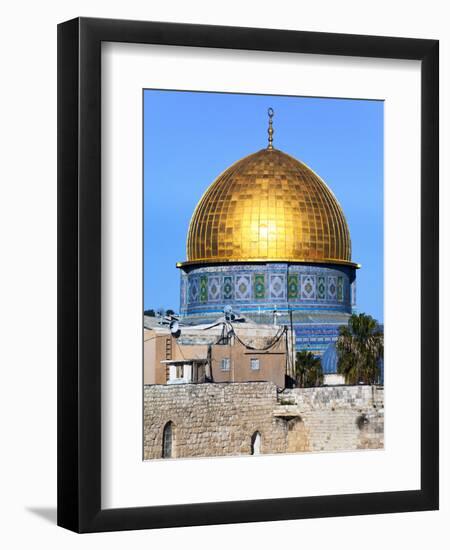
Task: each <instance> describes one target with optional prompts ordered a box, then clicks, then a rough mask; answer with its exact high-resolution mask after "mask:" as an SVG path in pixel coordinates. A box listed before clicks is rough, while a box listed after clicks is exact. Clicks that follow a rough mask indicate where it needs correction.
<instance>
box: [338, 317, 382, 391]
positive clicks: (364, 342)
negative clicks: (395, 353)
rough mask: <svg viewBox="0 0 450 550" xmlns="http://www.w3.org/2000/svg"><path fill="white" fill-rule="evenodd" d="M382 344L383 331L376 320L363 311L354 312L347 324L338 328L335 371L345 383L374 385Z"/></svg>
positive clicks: (376, 380) (378, 375)
mask: <svg viewBox="0 0 450 550" xmlns="http://www.w3.org/2000/svg"><path fill="white" fill-rule="evenodd" d="M383 347H384V337H383V332H382V331H381V330H380V327H379V325H378V323H377V321H376V320H375V319H374V318H373V317H371V316H370V315H366V314H365V313H360V314H359V315H357V314H355V313H354V314H353V315H351V317H350V319H349V320H348V325H347V326H342V327H340V329H339V338H338V340H337V342H336V351H337V356H338V369H337V370H338V373H339V374H343V375H344V376H345V381H346V383H347V384H376V383H377V382H378V381H379V379H380V367H379V365H380V360H381V359H382V358H383Z"/></svg>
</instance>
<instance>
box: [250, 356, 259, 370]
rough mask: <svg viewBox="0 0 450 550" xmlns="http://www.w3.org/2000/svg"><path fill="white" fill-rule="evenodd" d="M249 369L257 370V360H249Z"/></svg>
mask: <svg viewBox="0 0 450 550" xmlns="http://www.w3.org/2000/svg"><path fill="white" fill-rule="evenodd" d="M250 368H251V369H252V370H259V359H250Z"/></svg>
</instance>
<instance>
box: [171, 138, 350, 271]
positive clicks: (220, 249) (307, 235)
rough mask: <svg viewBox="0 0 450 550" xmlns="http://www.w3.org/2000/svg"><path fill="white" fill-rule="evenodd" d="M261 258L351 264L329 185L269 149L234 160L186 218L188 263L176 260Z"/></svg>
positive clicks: (341, 219)
mask: <svg viewBox="0 0 450 550" xmlns="http://www.w3.org/2000/svg"><path fill="white" fill-rule="evenodd" d="M269 145H271V144H270V143H269ZM261 261H262V262H266V261H270V262H272V261H275V262H278V261H283V262H284V261H287V262H308V263H339V264H349V265H353V266H355V265H356V264H353V263H352V262H351V242H350V234H349V230H348V226H347V222H346V220H345V217H344V214H343V212H342V209H341V207H340V205H339V203H338V201H337V199H336V197H335V196H334V195H333V193H332V192H331V190H330V189H329V188H328V186H327V185H326V184H325V183H324V182H323V181H322V179H321V178H320V177H319V176H318V175H317V174H315V173H314V172H313V171H312V170H311V169H310V168H308V166H306V165H305V164H303V163H302V162H299V161H298V160H296V159H295V158H293V157H291V156H289V155H287V154H285V153H283V152H282V151H280V150H278V149H274V148H271V147H270V146H269V147H268V148H267V149H262V150H261V151H258V152H256V153H253V154H252V155H249V156H247V157H244V158H243V159H241V160H239V161H237V162H236V163H235V164H233V165H232V166H230V167H229V168H228V169H227V170H225V172H223V173H222V174H221V175H220V176H219V177H218V178H217V179H216V180H215V181H214V182H213V183H212V184H211V185H210V186H209V188H208V189H207V190H206V192H205V193H204V195H203V197H202V198H201V199H200V202H199V203H198V205H197V207H196V209H195V211H194V214H193V216H192V219H191V222H190V225H189V232H188V238H187V262H184V263H183V264H180V265H189V264H198V263H223V262H261Z"/></svg>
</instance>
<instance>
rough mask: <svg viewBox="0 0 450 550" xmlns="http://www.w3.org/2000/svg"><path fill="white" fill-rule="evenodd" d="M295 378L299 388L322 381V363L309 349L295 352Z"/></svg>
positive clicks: (319, 383)
mask: <svg viewBox="0 0 450 550" xmlns="http://www.w3.org/2000/svg"><path fill="white" fill-rule="evenodd" d="M295 380H296V382H297V385H298V386H299V387H300V388H312V387H314V386H320V385H321V384H322V381H323V372H322V363H321V361H320V359H319V358H318V357H315V356H314V355H313V354H312V353H311V352H310V351H306V350H303V351H298V352H297V353H296V354H295Z"/></svg>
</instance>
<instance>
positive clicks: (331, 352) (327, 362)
mask: <svg viewBox="0 0 450 550" xmlns="http://www.w3.org/2000/svg"><path fill="white" fill-rule="evenodd" d="M321 361H322V371H323V373H324V374H336V373H337V367H338V356H337V351H336V344H335V343H334V342H332V343H331V344H329V345H328V347H327V349H326V350H325V353H324V354H323V355H322V358H321Z"/></svg>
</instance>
